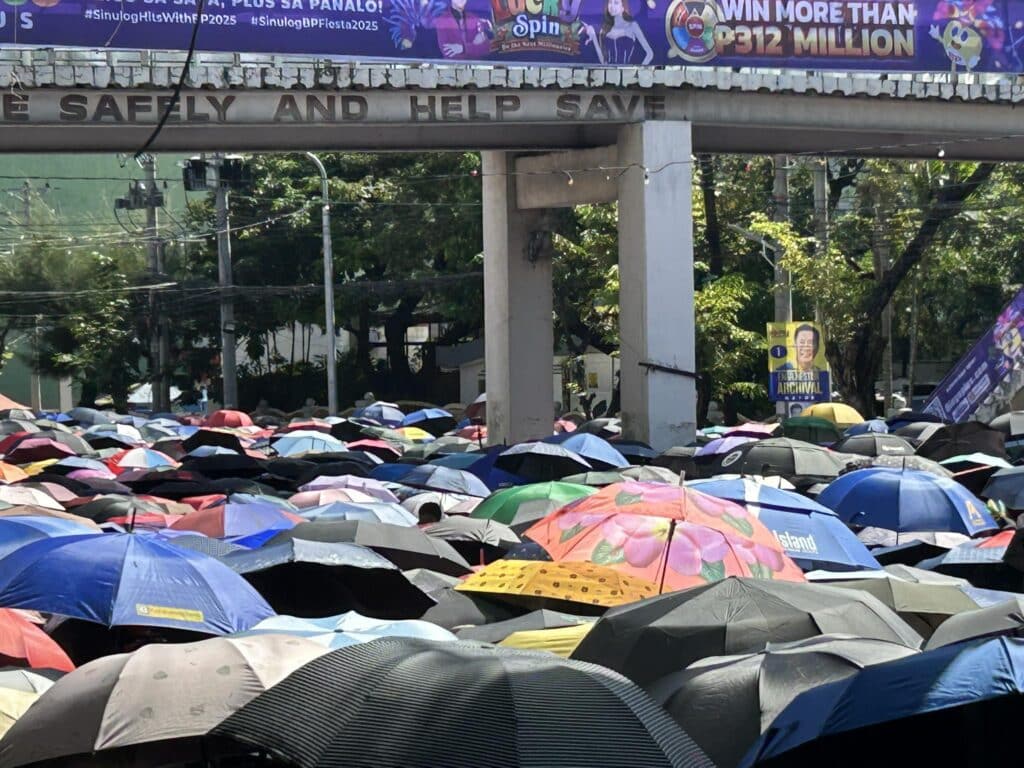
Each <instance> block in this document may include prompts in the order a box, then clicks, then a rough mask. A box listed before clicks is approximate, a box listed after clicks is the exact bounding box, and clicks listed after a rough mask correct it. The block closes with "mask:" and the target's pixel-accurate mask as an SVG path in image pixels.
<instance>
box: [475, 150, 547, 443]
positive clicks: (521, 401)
mask: <svg viewBox="0 0 1024 768" xmlns="http://www.w3.org/2000/svg"><path fill="white" fill-rule="evenodd" d="M482 157H483V168H482V171H483V217H484V219H483V230H484V340H485V345H486V352H485V366H486V377H487V429H488V437H489V441H490V443H491V444H492V445H494V444H498V443H510V444H511V443H515V442H520V441H523V440H535V439H538V438H542V437H547V436H548V435H550V434H551V431H552V422H553V420H554V400H553V387H552V374H551V370H552V356H553V352H554V326H553V322H552V315H551V301H552V300H551V248H550V240H551V239H550V235H549V234H548V233H547V232H546V228H545V218H544V213H543V212H542V211H523V210H520V209H519V208H518V207H517V206H516V181H517V178H516V177H515V176H514V175H512V173H513V171H514V168H515V165H514V160H513V157H512V154H511V153H509V152H483V153H482Z"/></svg>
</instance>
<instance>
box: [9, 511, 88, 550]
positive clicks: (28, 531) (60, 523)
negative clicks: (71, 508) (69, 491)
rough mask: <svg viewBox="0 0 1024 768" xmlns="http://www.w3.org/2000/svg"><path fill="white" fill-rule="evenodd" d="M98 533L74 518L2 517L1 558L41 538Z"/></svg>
mask: <svg viewBox="0 0 1024 768" xmlns="http://www.w3.org/2000/svg"><path fill="white" fill-rule="evenodd" d="M96 533H99V531H96V530H95V529H91V528H89V527H88V526H85V525H82V524H81V523H76V522H75V521H74V520H65V519H63V518H59V517H43V516H41V515H40V516H34V515H12V516H11V517H0V558H4V557H6V556H7V555H9V554H10V553H11V552H14V551H15V550H16V549H21V548H22V547H24V546H25V545H26V544H30V543H32V542H33V541H39V540H40V539H50V538H54V537H56V536H80V535H83V534H96Z"/></svg>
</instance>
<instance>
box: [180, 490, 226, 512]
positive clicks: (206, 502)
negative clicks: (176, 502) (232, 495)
mask: <svg viewBox="0 0 1024 768" xmlns="http://www.w3.org/2000/svg"><path fill="white" fill-rule="evenodd" d="M227 500H228V497H227V496H225V495H224V494H223V493H208V494H206V495H205V496H186V497H185V498H184V499H182V500H181V501H182V503H183V504H188V505H189V506H190V507H192V508H193V509H196V510H199V509H209V508H210V507H217V506H220V505H221V504H223V503H224V502H225V501H227Z"/></svg>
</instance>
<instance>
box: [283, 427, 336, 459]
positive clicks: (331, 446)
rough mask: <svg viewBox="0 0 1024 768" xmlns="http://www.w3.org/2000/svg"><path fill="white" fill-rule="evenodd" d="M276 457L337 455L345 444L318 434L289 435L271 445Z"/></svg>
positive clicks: (328, 436) (334, 438)
mask: <svg viewBox="0 0 1024 768" xmlns="http://www.w3.org/2000/svg"><path fill="white" fill-rule="evenodd" d="M271 445H272V447H273V449H274V450H275V451H277V455H278V456H296V455H298V454H300V453H337V452H340V451H344V450H345V444H344V443H343V442H341V440H338V438H336V437H331V436H330V435H326V434H323V433H322V432H318V433H315V435H314V434H306V435H300V434H297V433H295V432H292V433H289V434H287V435H285V436H284V437H282V438H281V439H280V440H275V441H273V443H271Z"/></svg>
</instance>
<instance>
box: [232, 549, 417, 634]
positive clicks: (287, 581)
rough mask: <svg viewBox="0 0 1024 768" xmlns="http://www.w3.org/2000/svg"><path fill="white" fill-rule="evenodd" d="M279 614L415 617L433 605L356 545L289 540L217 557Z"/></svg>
mask: <svg viewBox="0 0 1024 768" xmlns="http://www.w3.org/2000/svg"><path fill="white" fill-rule="evenodd" d="M220 560H221V562H223V563H224V564H225V565H227V566H228V567H229V568H231V569H232V570H234V571H235V572H236V573H240V574H242V575H244V576H245V579H246V581H248V582H249V583H250V584H251V585H252V586H253V588H254V589H256V591H257V592H259V593H260V594H261V595H263V597H264V598H265V599H266V601H267V602H268V603H270V605H271V607H272V608H273V609H274V610H275V611H277V612H278V613H282V614H288V615H291V616H302V617H305V618H321V617H324V616H334V615H336V614H338V613H341V612H343V611H358V612H359V613H361V614H363V615H364V616H373V617H375V618H379V619H415V618H418V617H419V616H422V615H423V612H424V611H426V610H427V609H428V608H430V607H431V606H433V605H434V601H433V600H432V599H431V598H429V597H428V596H427V595H426V594H425V593H424V592H423V591H422V590H420V589H419V587H417V586H415V585H414V584H412V583H411V582H410V581H409V580H408V579H407V578H406V577H405V576H404V575H403V574H402V572H401V571H400V570H398V568H397V567H396V566H395V565H394V564H393V563H391V562H390V561H389V560H387V559H386V558H384V557H382V556H381V555H378V554H377V553H376V552H374V551H373V550H372V549H369V548H367V547H362V546H358V545H356V544H346V543H335V542H322V541H308V540H305V539H292V540H290V541H281V542H279V543H277V544H267V545H265V546H263V547H261V548H259V549H253V550H248V549H243V550H239V551H235V552H232V553H230V554H227V555H224V556H222V557H220Z"/></svg>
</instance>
